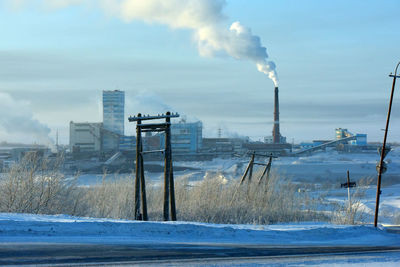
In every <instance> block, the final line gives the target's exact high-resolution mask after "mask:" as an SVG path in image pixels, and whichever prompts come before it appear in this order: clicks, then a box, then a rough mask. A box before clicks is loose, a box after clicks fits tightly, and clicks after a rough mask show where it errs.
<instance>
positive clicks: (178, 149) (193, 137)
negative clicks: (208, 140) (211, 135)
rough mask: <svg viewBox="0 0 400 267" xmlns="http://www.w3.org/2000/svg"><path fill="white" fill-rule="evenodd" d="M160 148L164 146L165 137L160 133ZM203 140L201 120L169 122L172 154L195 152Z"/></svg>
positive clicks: (198, 149)
mask: <svg viewBox="0 0 400 267" xmlns="http://www.w3.org/2000/svg"><path fill="white" fill-rule="evenodd" d="M159 137H160V147H159V148H160V149H161V148H163V147H164V143H165V137H164V134H160V135H159ZM202 142H203V124H202V123H201V121H197V122H185V121H184V120H183V121H180V122H179V123H173V124H171V147H172V151H173V153H174V154H182V153H186V154H196V153H198V152H200V149H201V147H202Z"/></svg>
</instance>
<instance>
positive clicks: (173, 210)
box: [169, 149, 176, 221]
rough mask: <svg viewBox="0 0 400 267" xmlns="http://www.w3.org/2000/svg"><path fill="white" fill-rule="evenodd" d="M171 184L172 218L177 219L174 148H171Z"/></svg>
mask: <svg viewBox="0 0 400 267" xmlns="http://www.w3.org/2000/svg"><path fill="white" fill-rule="evenodd" d="M169 186H170V189H169V190H170V192H169V194H170V195H169V196H170V202H171V203H170V204H171V220H172V221H176V206H175V185H174V169H173V165H172V149H171V169H170V177H169Z"/></svg>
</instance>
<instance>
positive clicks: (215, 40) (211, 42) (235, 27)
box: [102, 0, 278, 86]
mask: <svg viewBox="0 0 400 267" xmlns="http://www.w3.org/2000/svg"><path fill="white" fill-rule="evenodd" d="M224 5H225V1H222V0H183V1H182V0H143V1H140V0H120V1H113V0H103V1H102V7H103V8H104V9H105V10H107V11H108V12H109V14H111V15H114V16H117V17H120V18H121V19H123V20H124V21H126V22H130V21H132V20H143V21H146V22H149V23H151V22H157V23H162V24H166V25H168V26H170V27H171V28H185V29H191V30H193V31H194V38H195V40H196V42H197V46H198V49H199V53H200V55H202V56H211V57H213V56H216V55H221V54H227V55H229V56H231V57H233V58H236V59H247V60H251V61H253V62H255V63H256V66H257V69H258V70H259V71H260V72H263V73H265V74H266V75H268V77H269V78H270V79H271V80H272V81H273V82H274V84H275V86H277V85H278V77H277V74H276V67H275V63H274V62H272V61H268V60H267V59H268V54H267V50H266V48H265V47H263V46H262V44H261V40H260V37H258V36H256V35H253V34H252V32H251V29H250V28H247V27H245V26H243V25H241V24H240V22H238V21H236V22H234V23H232V25H231V26H230V27H229V29H227V28H225V27H224V26H223V25H222V22H223V21H224V20H225V16H224V15H223V14H222V10H223V7H224Z"/></svg>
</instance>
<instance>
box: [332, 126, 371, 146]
mask: <svg viewBox="0 0 400 267" xmlns="http://www.w3.org/2000/svg"><path fill="white" fill-rule="evenodd" d="M352 136H354V137H355V139H354V140H351V141H350V145H353V146H366V145H367V144H368V143H367V135H366V134H360V133H358V134H355V135H354V134H352V133H351V132H349V131H348V130H347V129H344V128H336V129H335V137H336V140H339V139H342V138H346V137H352Z"/></svg>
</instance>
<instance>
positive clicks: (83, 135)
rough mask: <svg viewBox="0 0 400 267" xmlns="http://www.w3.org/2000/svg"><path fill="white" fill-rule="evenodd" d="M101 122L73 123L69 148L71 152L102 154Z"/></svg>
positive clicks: (71, 123) (70, 130)
mask: <svg viewBox="0 0 400 267" xmlns="http://www.w3.org/2000/svg"><path fill="white" fill-rule="evenodd" d="M102 128H103V123H101V122H78V123H76V122H73V121H71V122H70V123H69V147H70V151H71V152H74V153H78V152H100V151H102V149H103V148H102V141H101V140H102V132H103V131H102Z"/></svg>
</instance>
